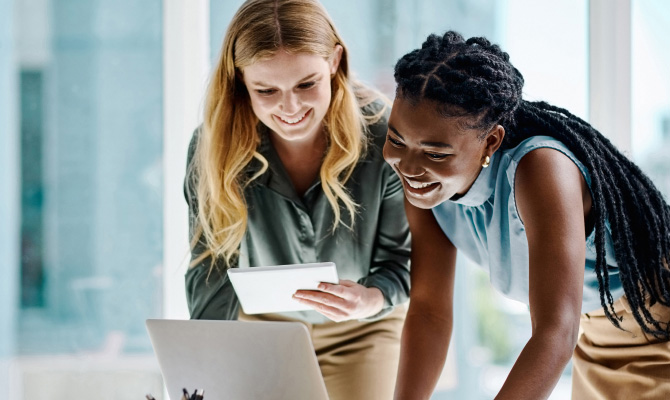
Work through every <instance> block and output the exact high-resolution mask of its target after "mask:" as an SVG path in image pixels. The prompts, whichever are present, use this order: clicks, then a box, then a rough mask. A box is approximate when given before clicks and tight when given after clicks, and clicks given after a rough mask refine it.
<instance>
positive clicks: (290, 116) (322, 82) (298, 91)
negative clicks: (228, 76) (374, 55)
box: [242, 46, 342, 142]
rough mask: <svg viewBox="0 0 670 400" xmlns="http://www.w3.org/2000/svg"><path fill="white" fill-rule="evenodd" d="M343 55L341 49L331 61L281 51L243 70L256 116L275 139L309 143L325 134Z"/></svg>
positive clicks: (304, 54)
mask: <svg viewBox="0 0 670 400" xmlns="http://www.w3.org/2000/svg"><path fill="white" fill-rule="evenodd" d="M341 54H342V47H341V46H336V48H335V51H334V55H333V56H332V57H331V58H330V59H328V60H327V59H324V58H323V57H320V56H318V55H313V54H308V53H298V54H289V53H287V52H286V51H284V50H280V51H278V52H277V53H276V54H275V55H274V56H272V57H271V58H268V59H264V60H261V61H257V62H255V63H253V64H251V65H249V66H248V67H246V68H244V69H243V70H242V75H243V78H244V84H245V85H246V87H247V91H248V92H249V97H250V99H251V107H252V108H253V111H254V114H256V116H257V117H258V119H259V120H261V122H263V123H264V124H265V125H266V126H267V127H268V128H270V130H271V131H272V132H273V134H274V135H275V138H276V139H279V140H283V141H286V142H309V141H312V140H315V138H316V137H317V135H319V134H320V133H321V132H322V129H323V118H324V116H325V115H326V112H327V111H328V107H329V106H330V97H331V85H330V81H331V75H333V74H334V73H335V72H336V71H337V68H338V65H339V60H340V56H341Z"/></svg>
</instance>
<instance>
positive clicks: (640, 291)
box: [395, 31, 670, 340]
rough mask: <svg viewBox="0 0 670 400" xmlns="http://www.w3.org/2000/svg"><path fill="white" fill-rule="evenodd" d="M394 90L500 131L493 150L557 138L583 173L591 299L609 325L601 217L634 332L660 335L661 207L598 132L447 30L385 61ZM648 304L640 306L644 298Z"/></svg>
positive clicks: (666, 214) (668, 279) (664, 213)
mask: <svg viewBox="0 0 670 400" xmlns="http://www.w3.org/2000/svg"><path fill="white" fill-rule="evenodd" d="M395 79H396V82H397V84H398V87H397V93H396V94H397V96H399V97H402V98H403V99H406V100H409V101H410V102H419V101H420V100H422V99H427V100H430V101H432V102H433V103H435V105H436V106H437V110H438V112H440V114H441V115H443V116H445V117H467V119H468V120H469V121H471V127H473V128H477V129H481V131H483V132H484V133H483V134H482V136H481V137H484V136H485V135H486V133H487V132H488V131H489V128H492V127H493V126H494V125H495V124H500V125H502V126H503V128H505V131H506V135H505V138H504V140H503V144H502V146H501V148H502V149H506V148H512V147H515V146H516V145H518V144H519V143H521V142H522V141H523V140H525V139H527V138H529V137H532V136H534V135H537V134H538V132H541V133H542V135H549V136H552V137H554V138H555V139H557V140H560V141H561V142H563V143H564V144H565V145H566V146H567V147H568V148H569V149H570V150H571V151H572V152H573V153H574V154H575V156H576V157H577V158H578V159H579V160H580V161H581V162H582V163H583V164H584V165H585V166H586V168H587V169H588V171H589V174H590V176H591V193H592V196H593V206H592V211H591V212H592V213H593V218H594V221H595V226H594V229H595V246H596V265H595V272H596V274H597V278H598V284H599V291H600V304H601V306H602V307H603V309H604V311H605V315H606V316H607V318H608V319H609V320H610V321H611V322H612V324H613V325H614V326H616V327H618V328H621V326H620V324H619V322H620V321H621V317H619V316H618V315H617V314H616V312H615V311H614V305H613V303H614V300H613V298H612V294H611V292H610V288H609V273H608V267H607V263H606V260H605V237H606V236H605V232H606V229H607V228H606V223H607V222H608V221H609V223H610V224H611V228H612V240H613V242H614V252H615V257H616V261H617V264H618V267H619V274H620V278H621V282H622V285H623V289H624V292H625V294H626V296H627V298H628V301H629V303H630V306H631V309H632V312H633V316H634V318H635V320H636V321H637V323H638V324H639V325H640V327H641V328H642V330H643V331H644V332H646V333H648V334H651V335H653V336H655V337H657V338H659V339H666V340H667V339H669V338H670V327H669V324H668V321H658V320H656V319H655V317H654V316H652V314H651V313H650V312H649V309H648V305H649V306H651V305H654V304H655V303H656V302H658V303H660V304H663V305H665V306H670V268H669V267H668V255H669V254H670V206H668V204H667V203H666V202H665V200H664V199H663V196H662V195H661V193H660V192H659V191H658V190H657V189H656V187H655V186H654V184H653V183H652V182H651V180H650V179H649V178H648V177H647V176H646V175H645V174H644V173H643V172H642V171H641V170H640V169H639V168H638V167H637V166H636V165H635V164H634V163H633V162H631V161H630V160H629V159H628V158H627V157H626V156H625V155H623V154H622V153H621V152H620V151H619V150H617V148H616V147H615V146H614V145H613V144H612V143H611V142H610V141H609V140H608V139H607V138H605V137H604V136H603V135H602V134H601V133H600V132H598V131H597V130H595V129H594V128H593V127H592V126H591V125H589V124H588V123H587V122H585V121H583V120H582V119H580V118H578V117H576V116H574V115H573V114H571V113H570V112H568V111H567V110H565V109H562V108H559V107H555V106H552V105H550V104H547V103H545V102H529V101H526V100H523V99H522V96H521V92H522V88H523V84H524V80H523V76H522V75H521V73H520V72H519V71H518V70H517V69H516V68H515V67H514V66H513V65H512V64H511V63H510V62H509V55H508V54H507V53H505V52H503V51H502V50H501V49H500V47H499V46H497V45H494V44H491V43H490V42H489V41H488V40H487V39H485V38H483V37H474V38H470V39H468V40H465V39H464V38H463V36H461V35H460V34H458V33H456V32H453V31H449V32H447V33H445V34H444V35H443V36H441V37H440V36H437V35H430V36H429V37H428V39H427V40H426V41H425V42H424V43H423V45H422V47H421V48H420V49H417V50H414V51H412V52H411V53H408V54H406V55H405V56H404V57H402V58H401V59H400V60H399V61H398V63H397V64H396V66H395ZM647 304H648V305H647Z"/></svg>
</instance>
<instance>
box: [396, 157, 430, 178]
mask: <svg viewBox="0 0 670 400" xmlns="http://www.w3.org/2000/svg"><path fill="white" fill-rule="evenodd" d="M396 168H398V171H400V173H401V174H403V176H406V177H408V178H417V177H419V176H421V175H423V174H425V173H426V170H425V169H424V168H423V167H422V166H421V164H420V163H418V162H416V160H414V159H413V157H403V158H401V159H400V161H398V163H397V164H396Z"/></svg>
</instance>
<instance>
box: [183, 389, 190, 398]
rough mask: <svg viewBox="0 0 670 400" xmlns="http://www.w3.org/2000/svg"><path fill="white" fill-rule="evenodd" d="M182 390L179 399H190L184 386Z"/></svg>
mask: <svg viewBox="0 0 670 400" xmlns="http://www.w3.org/2000/svg"><path fill="white" fill-rule="evenodd" d="M182 391H183V392H184V395H183V396H181V400H190V399H191V398H190V396H189V395H188V390H186V388H183V389H182Z"/></svg>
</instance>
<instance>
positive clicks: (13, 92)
mask: <svg viewBox="0 0 670 400" xmlns="http://www.w3.org/2000/svg"><path fill="white" fill-rule="evenodd" d="M14 16H15V12H14V1H13V0H0V88H2V89H1V90H0V277H2V278H0V320H1V321H2V323H0V398H7V399H8V398H10V394H9V387H10V383H11V382H10V381H9V377H10V374H9V367H10V365H11V361H12V357H13V356H14V352H15V347H16V346H15V340H16V318H17V308H18V287H19V277H18V271H19V266H20V246H21V244H20V219H19V216H20V215H21V208H20V207H21V204H20V198H19V196H20V187H19V177H20V169H19V154H20V150H21V149H20V147H19V143H20V142H19V128H18V124H17V112H18V110H17V107H16V104H17V101H18V90H17V79H16V77H17V74H18V71H17V67H16V65H17V64H16V53H15V46H14V43H15V42H14V41H15V37H14V26H15V25H14Z"/></svg>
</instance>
